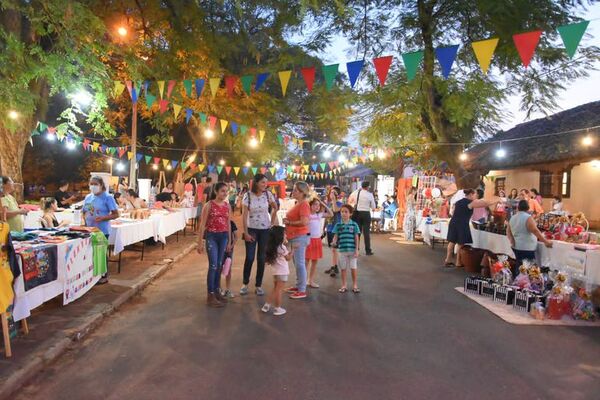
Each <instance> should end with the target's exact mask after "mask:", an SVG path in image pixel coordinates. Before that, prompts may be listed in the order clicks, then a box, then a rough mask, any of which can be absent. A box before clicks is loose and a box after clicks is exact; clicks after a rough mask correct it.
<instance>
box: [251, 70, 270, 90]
mask: <svg viewBox="0 0 600 400" xmlns="http://www.w3.org/2000/svg"><path fill="white" fill-rule="evenodd" d="M269 75H270V74H269V73H268V72H263V73H262V74H258V75H257V76H256V83H255V84H254V91H255V92H258V90H259V89H260V87H261V86H262V85H263V83H265V81H266V80H267V78H268V77H269Z"/></svg>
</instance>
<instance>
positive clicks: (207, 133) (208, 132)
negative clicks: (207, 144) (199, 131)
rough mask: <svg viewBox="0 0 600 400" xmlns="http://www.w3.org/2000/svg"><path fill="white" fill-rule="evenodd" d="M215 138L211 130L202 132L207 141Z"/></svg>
mask: <svg viewBox="0 0 600 400" xmlns="http://www.w3.org/2000/svg"><path fill="white" fill-rule="evenodd" d="M214 136H215V133H214V132H213V131H212V129H208V128H206V129H205V130H204V137H205V138H207V139H212V138H213V137H214Z"/></svg>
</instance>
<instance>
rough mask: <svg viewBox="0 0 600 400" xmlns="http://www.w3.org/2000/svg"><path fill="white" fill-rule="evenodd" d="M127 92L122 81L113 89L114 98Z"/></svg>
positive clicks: (117, 82) (116, 82)
mask: <svg viewBox="0 0 600 400" xmlns="http://www.w3.org/2000/svg"><path fill="white" fill-rule="evenodd" d="M123 90H125V85H123V82H121V81H115V87H114V89H113V97H119V96H120V95H121V93H123Z"/></svg>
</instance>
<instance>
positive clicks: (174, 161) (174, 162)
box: [171, 160, 178, 168]
mask: <svg viewBox="0 0 600 400" xmlns="http://www.w3.org/2000/svg"><path fill="white" fill-rule="evenodd" d="M177 164H178V162H177V160H172V161H171V166H172V167H173V168H177Z"/></svg>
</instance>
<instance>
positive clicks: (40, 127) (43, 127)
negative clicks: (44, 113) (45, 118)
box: [37, 122, 48, 133]
mask: <svg viewBox="0 0 600 400" xmlns="http://www.w3.org/2000/svg"><path fill="white" fill-rule="evenodd" d="M37 130H38V131H39V132H40V133H44V132H46V131H47V130H48V125H46V124H45V123H43V122H39V123H38V126H37Z"/></svg>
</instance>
